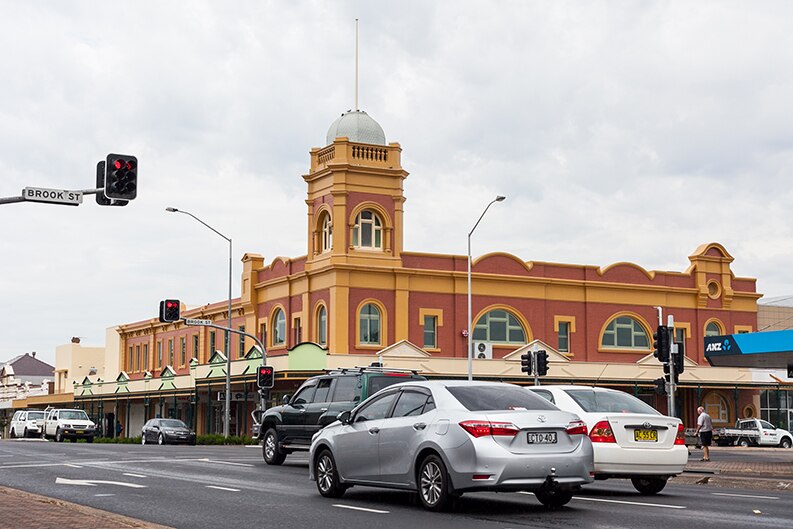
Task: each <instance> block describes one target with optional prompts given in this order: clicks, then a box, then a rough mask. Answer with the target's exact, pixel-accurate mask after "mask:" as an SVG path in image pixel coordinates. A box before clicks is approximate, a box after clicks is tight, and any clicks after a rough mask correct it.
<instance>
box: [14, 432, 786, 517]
mask: <svg viewBox="0 0 793 529" xmlns="http://www.w3.org/2000/svg"><path fill="white" fill-rule="evenodd" d="M306 461H307V455H306V454H299V455H295V456H290V457H289V458H287V461H286V463H285V464H284V465H283V466H281V467H270V466H267V465H265V464H264V462H263V461H262V459H261V451H260V449H259V448H244V447H232V446H205V447H202V446H198V447H192V446H139V445H105V444H93V445H88V444H84V443H77V444H72V443H53V442H42V441H37V440H13V441H12V440H7V441H0V484H2V485H5V486H8V487H13V488H17V489H21V490H26V491H29V492H34V493H37V494H41V495H44V496H50V497H54V498H59V499H63V500H68V501H71V502H74V503H79V504H83V505H88V506H91V507H95V508H98V509H103V510H106V511H111V512H115V513H118V514H123V515H127V516H132V517H135V518H139V519H143V520H147V521H150V522H155V523H160V524H164V525H168V526H172V527H176V528H190V529H203V528H219V527H228V526H233V527H241V528H246V529H247V528H265V527H267V528H269V527H282V528H285V529H289V528H300V529H313V528H317V529H320V528H321V529H327V528H328V527H332V528H337V527H343V528H345V529H346V528H359V527H360V528H366V529H372V528H373V527H377V526H379V525H381V526H387V527H389V529H391V528H406V529H417V528H419V527H422V528H423V527H427V526H430V525H431V526H432V528H433V529H447V528H448V529H461V528H467V527H471V528H476V529H483V528H499V529H502V528H515V527H542V528H553V529H557V528H560V527H564V528H586V529H592V528H631V529H636V528H640V529H646V528H653V527H659V528H661V527H665V528H666V527H689V526H691V527H696V528H697V529H703V528H714V529H716V528H718V529H730V528H735V529H739V528H741V529H742V528H746V527H762V528H764V529H765V528H775V527H780V528H782V527H784V528H789V527H791V526H792V525H793V521H792V519H793V492H789V491H774V492H768V491H759V492H758V491H756V490H740V489H713V488H709V487H703V486H698V485H681V484H670V485H668V486H667V488H666V489H665V490H664V491H663V493H661V494H659V495H656V496H650V497H647V496H640V495H639V494H638V493H636V492H635V490H634V489H633V487H632V486H631V485H630V483H629V482H626V481H622V480H609V481H605V482H598V483H595V484H593V485H591V486H588V487H587V488H586V489H585V490H584V492H583V493H582V494H581V495H579V496H576V497H575V498H574V499H573V500H572V501H571V502H570V504H568V506H567V507H565V508H563V509H561V510H558V511H547V510H545V509H544V508H543V507H542V506H541V505H540V503H539V502H538V501H537V500H536V499H535V498H534V497H533V496H532V495H531V494H521V493H509V494H507V493H502V494H494V493H476V494H467V495H465V496H464V497H463V498H462V500H461V501H460V502H459V503H458V505H457V508H456V510H455V512H453V513H441V514H436V513H429V512H426V511H424V510H423V509H421V508H420V507H418V506H417V505H416V500H415V497H414V495H413V494H410V493H407V492H401V491H387V490H379V489H369V488H365V487H355V488H353V489H350V490H349V491H348V492H347V493H346V494H345V495H344V497H342V498H340V499H337V500H330V499H325V498H322V497H321V496H320V495H319V494H318V493H317V491H316V487H315V485H314V483H313V482H311V481H309V479H308V468H307V463H306ZM80 480H88V481H89V482H93V486H92V485H86V484H81V483H80ZM0 514H1V513H0ZM0 523H2V518H1V516H0ZM65 527H68V524H66V525H65Z"/></svg>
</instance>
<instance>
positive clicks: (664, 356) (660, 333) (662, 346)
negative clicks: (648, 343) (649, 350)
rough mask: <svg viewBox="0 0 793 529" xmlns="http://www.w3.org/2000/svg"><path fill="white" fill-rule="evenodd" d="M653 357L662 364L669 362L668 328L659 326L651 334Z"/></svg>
mask: <svg viewBox="0 0 793 529" xmlns="http://www.w3.org/2000/svg"><path fill="white" fill-rule="evenodd" d="M653 340H655V341H654V342H653V349H654V351H653V356H654V357H656V358H657V359H658V360H659V361H660V362H661V363H662V364H666V363H667V362H669V327H667V326H666V325H659V326H658V329H656V331H655V332H654V333H653Z"/></svg>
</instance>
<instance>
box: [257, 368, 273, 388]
mask: <svg viewBox="0 0 793 529" xmlns="http://www.w3.org/2000/svg"><path fill="white" fill-rule="evenodd" d="M256 383H257V385H258V386H259V388H260V389H270V388H272V387H273V385H274V384H275V369H273V366H259V376H258V377H257V378H256Z"/></svg>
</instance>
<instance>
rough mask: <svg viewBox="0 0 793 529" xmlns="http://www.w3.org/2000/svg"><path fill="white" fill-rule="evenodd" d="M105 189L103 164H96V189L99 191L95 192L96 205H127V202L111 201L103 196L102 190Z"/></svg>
mask: <svg viewBox="0 0 793 529" xmlns="http://www.w3.org/2000/svg"><path fill="white" fill-rule="evenodd" d="M103 187H105V162H97V163H96V188H97V189H98V190H99V191H97V192H96V194H95V195H94V197H95V198H96V203H97V204H99V205H100V206H126V205H127V204H129V200H111V199H109V198H107V197H106V196H105V193H104V190H103V189H102V188H103Z"/></svg>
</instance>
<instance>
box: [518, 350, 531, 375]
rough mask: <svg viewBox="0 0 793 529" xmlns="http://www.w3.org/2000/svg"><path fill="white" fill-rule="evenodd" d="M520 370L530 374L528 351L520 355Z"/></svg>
mask: <svg viewBox="0 0 793 529" xmlns="http://www.w3.org/2000/svg"><path fill="white" fill-rule="evenodd" d="M520 370H521V371H523V372H524V373H526V374H527V375H531V355H530V354H529V353H523V354H522V355H520Z"/></svg>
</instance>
